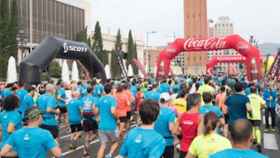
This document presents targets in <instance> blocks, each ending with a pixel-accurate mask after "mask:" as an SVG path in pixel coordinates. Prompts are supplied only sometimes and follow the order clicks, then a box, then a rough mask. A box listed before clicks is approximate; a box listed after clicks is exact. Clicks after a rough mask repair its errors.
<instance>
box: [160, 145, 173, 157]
mask: <svg viewBox="0 0 280 158" xmlns="http://www.w3.org/2000/svg"><path fill="white" fill-rule="evenodd" d="M162 157H163V158H174V145H172V146H166V147H165V149H164V153H163V155H162Z"/></svg>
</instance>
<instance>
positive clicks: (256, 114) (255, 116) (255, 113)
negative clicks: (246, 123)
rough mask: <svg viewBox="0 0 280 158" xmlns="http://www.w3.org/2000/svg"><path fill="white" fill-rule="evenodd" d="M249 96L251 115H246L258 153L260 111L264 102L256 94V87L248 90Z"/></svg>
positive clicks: (259, 145)
mask: <svg viewBox="0 0 280 158" xmlns="http://www.w3.org/2000/svg"><path fill="white" fill-rule="evenodd" d="M250 91H251V94H249V96H248V97H249V100H250V105H251V108H252V113H251V114H249V113H248V114H247V118H248V119H249V120H250V122H251V124H252V125H253V138H254V143H256V144H257V149H258V151H259V152H262V145H261V143H262V142H261V129H260V128H261V124H262V122H261V120H262V118H261V116H262V114H261V110H262V109H264V108H265V101H264V100H263V98H262V97H261V96H260V95H258V94H257V87H255V86H253V87H251V89H250Z"/></svg>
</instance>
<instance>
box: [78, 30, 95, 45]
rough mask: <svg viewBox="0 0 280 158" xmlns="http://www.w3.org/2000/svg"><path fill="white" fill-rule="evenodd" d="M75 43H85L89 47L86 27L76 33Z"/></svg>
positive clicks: (89, 41) (89, 42)
mask: <svg viewBox="0 0 280 158" xmlns="http://www.w3.org/2000/svg"><path fill="white" fill-rule="evenodd" d="M76 41H79V42H85V43H86V44H87V45H88V46H89V47H91V40H90V38H88V36H87V27H86V28H84V29H83V30H81V31H80V32H78V33H77V35H76Z"/></svg>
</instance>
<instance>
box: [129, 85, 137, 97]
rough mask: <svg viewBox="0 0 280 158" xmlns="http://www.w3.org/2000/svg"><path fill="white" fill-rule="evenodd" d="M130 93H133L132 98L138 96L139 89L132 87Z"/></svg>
mask: <svg viewBox="0 0 280 158" xmlns="http://www.w3.org/2000/svg"><path fill="white" fill-rule="evenodd" d="M130 92H131V94H132V96H134V97H135V96H136V94H137V87H136V86H131V87H130Z"/></svg>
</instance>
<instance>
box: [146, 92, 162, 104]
mask: <svg viewBox="0 0 280 158" xmlns="http://www.w3.org/2000/svg"><path fill="white" fill-rule="evenodd" d="M159 99H160V93H159V92H157V91H147V92H145V93H144V100H153V101H156V102H158V101H159Z"/></svg>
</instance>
